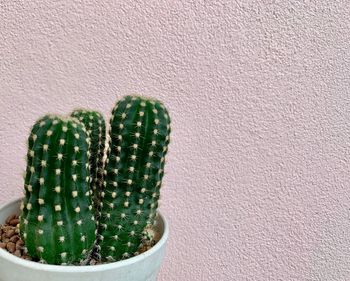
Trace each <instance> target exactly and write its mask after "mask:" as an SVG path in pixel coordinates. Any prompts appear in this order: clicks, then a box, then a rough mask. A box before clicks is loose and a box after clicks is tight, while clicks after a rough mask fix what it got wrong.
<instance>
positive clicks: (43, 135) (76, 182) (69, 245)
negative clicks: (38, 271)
mask: <svg viewBox="0 0 350 281" xmlns="http://www.w3.org/2000/svg"><path fill="white" fill-rule="evenodd" d="M89 142H90V141H89V138H88V137H87V134H86V130H85V127H84V125H82V124H81V123H80V122H78V120H76V119H72V118H67V119H65V118H61V117H58V116H49V115H48V116H45V117H43V118H42V119H40V120H39V121H38V122H37V123H36V124H35V125H34V127H33V129H32V131H31V135H30V137H29V140H28V145H29V149H28V155H27V157H28V160H27V170H26V176H25V197H24V199H23V202H22V205H21V210H22V211H21V216H20V218H21V220H20V233H21V237H22V239H23V240H24V242H25V245H26V247H27V250H28V253H29V255H30V256H32V257H33V258H35V259H38V260H40V261H41V262H43V263H49V264H72V263H76V262H81V261H82V260H84V259H85V258H86V257H87V256H88V254H89V252H90V251H91V249H92V247H93V244H94V241H95V239H96V234H95V230H96V227H95V218H94V215H93V210H92V208H93V207H92V205H91V204H92V202H91V191H90V187H89V185H90V171H89V154H90V153H89Z"/></svg>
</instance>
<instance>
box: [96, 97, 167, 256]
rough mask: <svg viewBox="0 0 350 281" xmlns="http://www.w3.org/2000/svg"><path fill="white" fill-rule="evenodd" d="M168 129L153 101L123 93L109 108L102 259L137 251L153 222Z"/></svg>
mask: <svg viewBox="0 0 350 281" xmlns="http://www.w3.org/2000/svg"><path fill="white" fill-rule="evenodd" d="M169 133H170V119H169V115H168V112H167V110H166V109H165V107H164V106H163V105H162V104H161V103H160V102H159V101H156V100H151V99H146V98H143V97H137V96H127V97H125V98H123V99H122V100H121V101H119V102H117V104H116V107H115V108H114V109H113V111H112V118H111V132H110V142H109V148H108V155H107V160H106V162H107V163H106V166H105V174H106V176H105V181H104V191H103V192H102V197H103V199H102V200H103V206H102V210H101V218H100V224H99V235H100V239H101V242H100V253H101V256H102V257H103V258H104V259H106V260H108V261H116V260H120V259H124V258H128V257H131V256H133V255H136V254H138V252H137V251H138V248H139V246H140V244H141V242H142V239H143V236H144V235H145V229H146V228H148V227H150V226H152V225H153V224H154V222H155V218H156V213H157V207H158V199H159V196H160V187H161V182H162V178H163V175H164V163H165V161H164V157H165V154H166V152H167V149H168V144H169Z"/></svg>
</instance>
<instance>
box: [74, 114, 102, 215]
mask: <svg viewBox="0 0 350 281" xmlns="http://www.w3.org/2000/svg"><path fill="white" fill-rule="evenodd" d="M71 116H72V117H74V118H77V119H78V120H79V121H80V122H82V123H83V124H84V125H85V128H86V130H87V133H88V135H89V138H90V140H91V145H90V176H91V178H92V182H91V188H92V191H93V201H94V206H95V210H96V214H97V213H98V211H99V206H100V193H101V191H102V187H103V171H104V159H103V157H104V151H105V142H106V123H105V120H104V118H103V116H102V114H100V113H99V112H96V111H91V110H84V109H77V110H74V111H73V112H72V114H71Z"/></svg>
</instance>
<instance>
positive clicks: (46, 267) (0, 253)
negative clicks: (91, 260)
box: [0, 198, 169, 273]
mask: <svg viewBox="0 0 350 281" xmlns="http://www.w3.org/2000/svg"><path fill="white" fill-rule="evenodd" d="M21 199H22V198H17V199H14V200H11V201H10V202H8V203H5V204H3V205H1V206H0V212H1V211H2V210H3V209H5V208H7V207H8V206H9V205H12V204H14V203H17V202H18V201H20V200H21ZM158 216H159V217H160V219H161V221H162V222H163V225H164V232H163V235H162V237H161V239H160V240H159V241H158V242H157V244H156V245H154V246H153V247H152V248H151V249H149V250H147V251H146V252H144V253H142V254H140V255H138V256H135V257H132V258H128V259H126V260H121V261H117V262H112V263H106V264H98V265H82V266H74V265H73V266H72V265H68V266H65V265H52V264H42V263H38V262H33V261H28V260H24V259H21V258H19V257H16V256H15V255H13V254H10V253H9V252H7V251H6V250H4V249H1V248H0V260H1V259H6V260H9V261H10V262H12V263H15V264H17V265H20V266H23V267H27V268H31V269H36V270H43V271H50V272H73V273H74V272H75V273H84V272H101V271H106V270H112V269H117V268H122V267H126V266H130V265H132V264H135V263H138V262H140V261H142V260H144V259H146V258H147V257H149V256H151V255H153V254H154V253H156V252H157V251H158V250H160V249H161V248H162V246H163V245H164V244H165V243H166V241H167V240H168V237H169V225H168V222H167V220H166V219H165V217H164V216H163V215H162V214H161V213H160V212H159V211H158Z"/></svg>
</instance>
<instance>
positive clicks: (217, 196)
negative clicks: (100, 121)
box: [0, 0, 350, 281]
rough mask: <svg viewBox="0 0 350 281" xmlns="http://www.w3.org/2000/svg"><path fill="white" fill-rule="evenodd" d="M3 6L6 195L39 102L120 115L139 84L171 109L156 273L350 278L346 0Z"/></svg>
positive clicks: (0, 62) (17, 182)
mask: <svg viewBox="0 0 350 281" xmlns="http://www.w3.org/2000/svg"><path fill="white" fill-rule="evenodd" d="M118 2H119V3H118ZM126 3H128V4H126ZM0 13H1V14H0V16H1V17H0V111H1V112H0V143H1V146H0V167H1V169H0V177H1V180H2V182H1V183H0V194H1V195H0V203H3V202H5V201H6V200H9V199H11V198H14V197H17V196H19V195H20V194H21V188H22V180H21V173H22V170H23V169H24V155H25V150H26V149H25V142H26V137H27V134H28V131H29V128H30V126H31V124H33V122H34V121H35V120H36V119H37V117H38V116H39V115H42V114H44V113H46V112H57V113H65V112H68V111H70V110H72V109H73V108H74V107H76V106H86V107H92V108H96V109H98V110H101V111H102V112H103V113H105V114H106V116H107V117H109V112H110V110H111V108H112V106H113V104H114V102H115V100H116V98H119V97H121V96H123V95H125V94H129V93H134V92H137V93H142V94H145V95H150V96H155V97H158V98H160V99H161V100H163V101H164V102H165V103H166V105H167V106H168V107H169V109H170V111H171V114H172V118H173V142H172V145H171V147H170V154H169V157H168V166H167V168H166V176H165V182H164V190H163V197H162V207H161V208H162V211H163V212H164V213H165V214H166V215H167V217H168V219H169V221H170V223H171V239H170V242H169V247H168V256H167V259H166V262H165V264H164V266H163V268H162V272H161V277H160V280H162V281H170V280H180V281H187V280H189V281H197V280H198V281H199V280H204V281H206V280H223V281H229V280H230V281H231V280H242V281H243V280H248V281H251V280H283V281H286V280H298V281H304V280H321V281H330V280H332V281H338V280H342V281H343V280H350V187H349V182H350V165H349V159H350V158H349V156H350V125H349V122H350V90H349V89H350V78H349V77H350V76H349V69H350V32H349V28H350V19H349V15H350V5H349V1H348V0H344V1H341V0H333V1H328V0H327V1H326V0H318V1H315V0H299V1H295V0H291V1H278V0H256V1H252V0H244V1H243V0H237V1H232V0H227V1H225V0H216V1H206V0H199V1H188V0H182V1H180V0H176V1H175V0H172V1H150V0H147V1H146V0H144V1H97V0H84V1H63V0H56V1H49V0H40V1H39V0H31V1H25V0H22V1H20V0H0Z"/></svg>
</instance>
